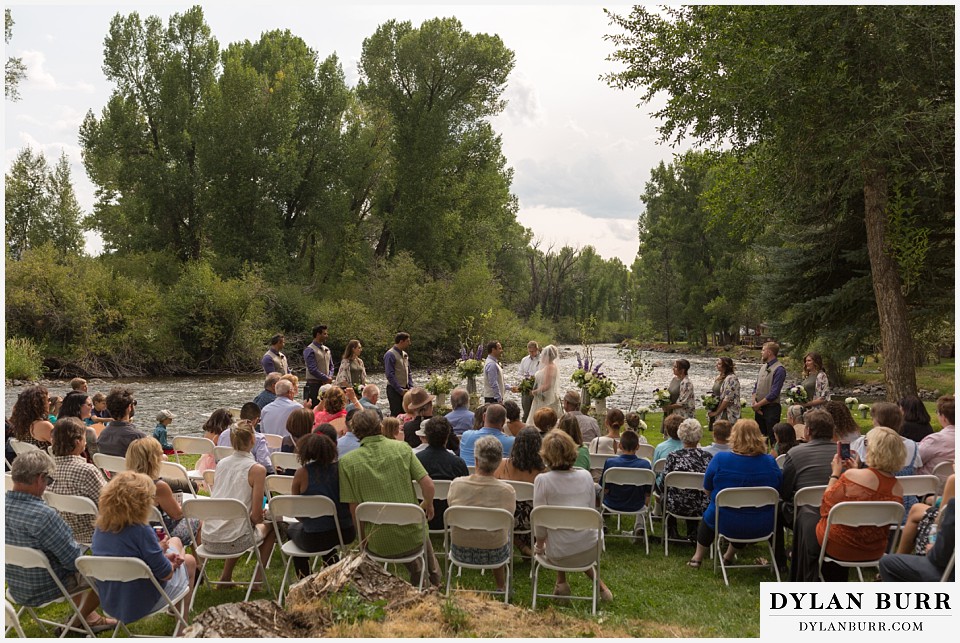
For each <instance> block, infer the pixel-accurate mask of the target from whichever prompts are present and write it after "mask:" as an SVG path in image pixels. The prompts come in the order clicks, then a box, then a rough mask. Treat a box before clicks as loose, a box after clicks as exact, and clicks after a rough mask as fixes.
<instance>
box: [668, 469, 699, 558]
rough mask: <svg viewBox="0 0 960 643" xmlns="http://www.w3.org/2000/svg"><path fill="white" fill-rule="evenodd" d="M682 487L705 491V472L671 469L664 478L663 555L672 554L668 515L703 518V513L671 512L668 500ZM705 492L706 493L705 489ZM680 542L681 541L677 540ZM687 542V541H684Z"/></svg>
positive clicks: (678, 517)
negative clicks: (685, 513) (688, 514)
mask: <svg viewBox="0 0 960 643" xmlns="http://www.w3.org/2000/svg"><path fill="white" fill-rule="evenodd" d="M682 489H695V490H699V491H704V489H703V474H702V473H695V472H693V471H671V472H670V473H668V474H667V475H666V476H664V478H663V497H662V498H661V502H662V503H663V555H664V556H669V555H670V537H669V530H668V529H667V516H673V517H674V518H677V519H682V520H697V521H700V520H703V514H697V515H693V516H685V515H682V514H676V513H672V512H670V511H669V510H668V509H667V507H668V506H669V505H668V504H667V500H668V499H669V495H670V493H671V492H673V493H676V492H677V491H679V490H682ZM704 493H706V492H705V491H704ZM677 542H680V541H677ZM683 542H686V541H683Z"/></svg>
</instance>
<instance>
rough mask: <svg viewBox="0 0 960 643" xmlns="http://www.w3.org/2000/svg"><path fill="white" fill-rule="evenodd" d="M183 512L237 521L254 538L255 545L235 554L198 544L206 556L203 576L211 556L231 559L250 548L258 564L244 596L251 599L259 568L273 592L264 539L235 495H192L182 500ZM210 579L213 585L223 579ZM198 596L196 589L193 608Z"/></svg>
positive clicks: (198, 548)
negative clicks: (262, 552) (263, 553)
mask: <svg viewBox="0 0 960 643" xmlns="http://www.w3.org/2000/svg"><path fill="white" fill-rule="evenodd" d="M183 515H184V516H185V517H187V518H196V519H197V520H200V521H206V520H225V521H230V522H236V523H237V524H239V525H242V526H243V530H244V532H245V535H246V536H248V537H249V538H250V540H251V542H253V545H251V546H250V547H248V548H247V549H244V550H243V551H240V552H237V553H235V554H216V553H214V552H211V551H210V550H209V549H207V547H206V546H205V545H198V546H197V548H196V551H197V555H198V556H200V557H201V558H203V564H202V565H201V566H200V577H201V578H203V574H204V571H205V570H206V568H207V563H209V562H210V561H211V560H213V559H216V560H229V559H231V558H240V557H241V556H243V555H244V554H246V553H247V552H252V553H253V555H254V556H255V557H256V559H257V566H256V567H255V568H254V570H253V573H251V574H250V583H249V584H248V585H247V595H246V596H245V597H244V599H243V600H245V601H248V600H250V594H251V593H253V586H254V584H255V583H256V579H257V570H261V571H262V572H263V582H264V584H265V585H266V587H267V591H268V592H269V593H270V594H271V595H272V594H273V590H272V589H271V588H270V580H269V578H267V570H266V567H265V566H264V564H263V561H262V560H261V559H260V543H261V542H263V541H262V539H260V538H259V537H258V533H259V532H258V531H257V530H256V529H254V528H253V525H252V524H250V512H249V511H247V507H246V506H245V505H244V504H243V503H242V502H240V501H239V500H235V499H233V498H190V499H188V500H186V501H184V503H183ZM207 583H208V584H210V585H220V584H223V583H221V581H214V580H210V579H207ZM196 598H197V594H196V592H194V594H193V597H192V598H191V599H190V610H191V611H192V610H193V603H194V601H195V600H196Z"/></svg>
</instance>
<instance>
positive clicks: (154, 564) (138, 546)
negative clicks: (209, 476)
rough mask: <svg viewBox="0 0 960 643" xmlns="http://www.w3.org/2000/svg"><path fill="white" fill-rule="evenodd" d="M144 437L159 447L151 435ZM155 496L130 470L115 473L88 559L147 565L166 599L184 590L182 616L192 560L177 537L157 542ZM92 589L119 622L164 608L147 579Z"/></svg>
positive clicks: (103, 499)
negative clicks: (136, 560)
mask: <svg viewBox="0 0 960 643" xmlns="http://www.w3.org/2000/svg"><path fill="white" fill-rule="evenodd" d="M146 439H147V440H150V441H152V442H154V443H156V444H157V446H159V443H157V442H156V440H154V439H153V438H152V437H151V438H146ZM131 448H133V445H131ZM155 495H156V489H155V488H154V484H153V481H151V480H150V477H149V476H147V475H144V474H142V473H135V472H133V471H123V472H120V473H118V474H117V475H116V476H115V477H114V478H113V480H111V481H110V484H108V485H107V486H106V487H105V488H104V490H103V494H102V495H101V496H100V515H99V516H97V530H96V531H95V532H94V534H93V547H92V550H93V555H94V556H123V557H129V558H139V559H140V560H142V561H143V562H145V563H146V564H147V566H148V567H149V568H150V571H151V572H152V573H153V575H154V577H155V578H156V579H157V580H158V581H159V582H160V586H161V587H163V591H164V593H166V595H167V596H168V597H170V598H171V599H173V598H176V597H177V596H179V595H180V594H182V593H183V591H184V590H188V592H187V595H186V599H185V601H184V603H183V612H184V618H186V616H187V614H186V611H187V610H186V606H188V605H189V604H190V592H192V591H193V579H194V574H195V573H196V570H197V561H196V559H194V557H193V556H191V555H190V554H187V553H186V550H185V548H184V545H183V542H181V540H180V539H179V538H176V537H171V538H164V539H163V540H162V541H158V540H157V535H156V533H155V532H154V531H153V528H152V527H151V526H150V516H151V515H152V509H153V502H154V497H155ZM97 590H98V591H99V592H100V599H101V601H103V609H104V610H105V611H107V612H108V613H110V614H114V615H116V617H117V618H119V619H120V620H121V621H123V622H124V623H129V622H131V621H136V620H137V619H140V618H143V617H144V616H146V615H147V614H149V613H151V612H153V611H156V610H159V609H160V608H162V607H165V606H166V605H167V602H166V599H164V597H162V596H161V595H160V593H159V592H158V591H157V589H156V587H154V585H153V583H151V582H150V581H148V580H146V579H141V580H135V581H129V582H120V581H99V582H98V583H97Z"/></svg>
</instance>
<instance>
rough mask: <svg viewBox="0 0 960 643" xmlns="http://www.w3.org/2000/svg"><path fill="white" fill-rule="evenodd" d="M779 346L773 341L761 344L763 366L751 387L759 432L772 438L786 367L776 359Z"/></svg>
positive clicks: (778, 418)
mask: <svg viewBox="0 0 960 643" xmlns="http://www.w3.org/2000/svg"><path fill="white" fill-rule="evenodd" d="M779 354H780V346H779V345H778V344H776V343H774V342H767V343H766V344H764V345H763V350H762V351H761V352H760V358H761V359H762V360H763V366H761V367H760V372H759V373H758V374H757V383H756V384H755V385H754V387H753V412H754V414H755V415H756V420H757V424H759V425H760V432H761V433H763V435H765V436H766V437H767V439H772V433H773V425H774V424H776V423H777V422H779V421H780V390H781V389H782V388H783V382H784V381H785V380H786V379H787V369H786V368H784V366H783V364H781V363H780V362H778V361H777V355H779Z"/></svg>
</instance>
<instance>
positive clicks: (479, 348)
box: [475, 342, 483, 359]
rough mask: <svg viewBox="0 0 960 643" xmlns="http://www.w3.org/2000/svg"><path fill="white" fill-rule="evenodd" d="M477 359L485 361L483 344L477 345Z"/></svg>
mask: <svg viewBox="0 0 960 643" xmlns="http://www.w3.org/2000/svg"><path fill="white" fill-rule="evenodd" d="M475 359H483V342H481V343H479V344H477V356H476V358H475Z"/></svg>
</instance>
